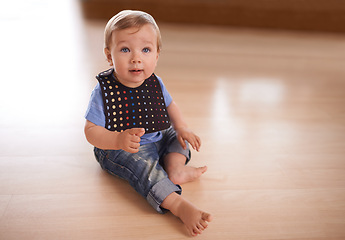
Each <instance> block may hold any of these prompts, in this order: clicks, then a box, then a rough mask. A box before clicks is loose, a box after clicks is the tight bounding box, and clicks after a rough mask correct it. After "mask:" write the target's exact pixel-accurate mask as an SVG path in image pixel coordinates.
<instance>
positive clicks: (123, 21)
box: [104, 10, 162, 52]
mask: <svg viewBox="0 0 345 240" xmlns="http://www.w3.org/2000/svg"><path fill="white" fill-rule="evenodd" d="M145 24H151V25H152V26H153V28H154V30H155V31H156V33H157V51H158V52H160V50H161V48H162V37H161V33H160V31H159V28H158V25H157V23H156V21H155V20H154V18H153V17H152V16H151V15H150V14H148V13H146V12H142V11H133V10H123V11H121V12H119V13H118V14H116V15H115V16H113V17H112V18H111V19H110V20H109V21H108V23H107V25H106V26H105V30H104V48H108V49H109V47H110V43H111V36H112V33H113V32H114V31H115V30H123V29H127V28H131V27H138V28H140V27H142V26H144V25H145Z"/></svg>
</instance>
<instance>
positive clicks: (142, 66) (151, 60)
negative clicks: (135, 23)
mask: <svg viewBox="0 0 345 240" xmlns="http://www.w3.org/2000/svg"><path fill="white" fill-rule="evenodd" d="M111 40H112V41H111V45H110V49H108V50H107V49H105V53H106V56H107V59H108V61H109V62H110V64H111V65H113V66H114V69H115V74H116V77H117V79H118V80H119V81H120V82H121V83H122V84H123V85H125V86H127V87H131V88H135V87H139V86H140V85H141V84H142V83H143V82H144V81H145V79H147V78H148V77H150V76H151V75H152V73H153V72H154V70H155V68H156V65H157V61H158V56H159V53H158V50H157V33H156V31H155V30H154V28H153V26H152V25H150V24H145V25H144V26H142V27H141V28H139V29H138V28H136V27H132V28H127V29H124V30H116V31H115V32H113V34H112V39H111Z"/></svg>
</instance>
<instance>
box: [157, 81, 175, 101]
mask: <svg viewBox="0 0 345 240" xmlns="http://www.w3.org/2000/svg"><path fill="white" fill-rule="evenodd" d="M157 79H158V81H159V83H160V85H161V88H162V92H163V97H164V101H165V106H166V107H168V106H169V105H170V103H171V102H172V97H171V95H170V94H169V92H168V90H167V89H166V87H165V85H164V83H163V81H162V79H161V78H160V77H158V76H157Z"/></svg>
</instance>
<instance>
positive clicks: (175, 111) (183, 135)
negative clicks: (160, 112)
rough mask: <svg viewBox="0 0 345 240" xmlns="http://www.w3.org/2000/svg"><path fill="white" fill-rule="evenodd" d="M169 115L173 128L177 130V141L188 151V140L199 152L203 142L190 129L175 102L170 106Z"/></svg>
mask: <svg viewBox="0 0 345 240" xmlns="http://www.w3.org/2000/svg"><path fill="white" fill-rule="evenodd" d="M168 113H169V117H170V120H171V122H172V124H173V127H174V129H175V130H176V133H177V139H178V141H179V142H180V144H181V145H182V147H183V148H184V149H186V147H187V146H186V143H185V140H186V141H187V142H189V143H190V145H191V146H192V148H193V149H194V150H197V151H199V149H200V146H201V140H200V138H199V137H198V136H197V135H195V134H194V133H193V132H192V131H191V130H190V129H189V128H188V126H187V123H186V122H185V121H184V119H183V117H182V113H181V111H180V109H179V107H178V106H177V104H176V103H175V102H174V101H172V102H171V103H170V105H169V106H168Z"/></svg>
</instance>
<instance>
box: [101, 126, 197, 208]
mask: <svg viewBox="0 0 345 240" xmlns="http://www.w3.org/2000/svg"><path fill="white" fill-rule="evenodd" d="M187 146H188V144H187ZM94 152H95V156H96V159H97V161H98V162H99V164H100V165H101V167H102V168H103V169H104V170H106V171H107V172H109V173H110V174H112V175H115V176H118V177H120V178H122V179H125V180H126V181H128V182H129V184H130V185H131V186H132V187H133V188H134V189H135V190H136V191H137V192H138V193H139V194H141V195H142V196H143V197H145V198H146V200H147V201H148V202H149V204H150V205H151V206H152V207H153V208H154V209H155V210H156V211H158V212H159V213H164V212H166V210H165V209H163V208H161V207H160V205H161V204H162V202H163V200H164V199H165V198H166V197H167V196H168V195H170V194H171V193H173V192H176V193H178V194H181V192H182V189H181V187H180V186H179V185H175V184H174V183H172V182H171V181H170V179H169V178H168V174H167V173H166V172H165V170H164V168H163V161H162V159H163V158H164V156H165V155H167V154H168V153H171V152H177V153H181V154H182V155H184V156H185V157H186V164H187V163H188V161H189V160H190V150H189V148H187V149H186V150H184V149H183V148H182V146H181V145H180V143H179V142H178V140H177V138H176V132H175V130H174V129H173V128H172V127H170V128H169V129H166V130H163V131H162V139H161V140H160V141H158V142H154V143H148V144H144V145H141V146H140V148H139V152H138V153H129V152H126V151H124V150H102V149H99V148H96V147H95V148H94Z"/></svg>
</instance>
